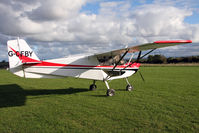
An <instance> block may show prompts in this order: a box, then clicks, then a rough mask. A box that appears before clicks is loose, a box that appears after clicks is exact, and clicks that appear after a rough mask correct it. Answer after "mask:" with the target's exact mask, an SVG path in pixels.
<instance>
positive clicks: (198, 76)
mask: <svg viewBox="0 0 199 133" xmlns="http://www.w3.org/2000/svg"><path fill="white" fill-rule="evenodd" d="M140 69H141V71H142V74H143V75H144V77H145V80H146V82H145V83H144V82H143V81H142V80H141V78H140V76H139V75H138V74H136V75H134V76H132V77H131V78H129V80H130V82H131V83H132V84H133V85H134V87H135V90H134V91H132V92H126V91H125V87H126V83H125V80H123V79H121V80H114V81H111V82H110V86H111V88H114V89H115V90H116V95H115V96H113V97H106V96H105V93H106V87H105V84H104V83H103V82H97V87H98V89H97V90H96V91H88V87H89V85H90V84H91V83H92V81H90V80H83V79H74V78H65V79H24V78H19V77H17V76H14V75H12V74H11V73H9V72H8V71H6V70H0V132H1V133H38V132H42V133H44V132H46V133H55V132H56V133H61V132H64V133H66V132H67V133H70V132H75V133H77V132H92V133H94V132H124V133H129V132H144V133H146V132H161V133H162V132H175V133H176V132H179V133H183V132H184V133H188V132H195V133H196V132H199V67H182V66H181V67H158V66H157V67H141V68H140Z"/></svg>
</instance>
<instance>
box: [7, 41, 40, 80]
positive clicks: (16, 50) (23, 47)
mask: <svg viewBox="0 0 199 133" xmlns="http://www.w3.org/2000/svg"><path fill="white" fill-rule="evenodd" d="M7 46H8V59H9V68H10V71H11V72H12V73H14V74H16V75H18V76H20V77H25V76H24V75H25V73H24V70H23V64H24V63H33V62H39V61H40V60H39V58H38V57H37V56H36V54H35V53H34V52H33V50H32V49H31V48H30V47H29V46H28V44H27V43H26V41H25V40H23V39H17V40H9V41H8V42H7Z"/></svg>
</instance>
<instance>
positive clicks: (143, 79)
mask: <svg viewBox="0 0 199 133" xmlns="http://www.w3.org/2000/svg"><path fill="white" fill-rule="evenodd" d="M138 72H139V74H140V76H141V78H142V81H143V82H145V80H144V77H143V76H142V73H141V72H140V71H138Z"/></svg>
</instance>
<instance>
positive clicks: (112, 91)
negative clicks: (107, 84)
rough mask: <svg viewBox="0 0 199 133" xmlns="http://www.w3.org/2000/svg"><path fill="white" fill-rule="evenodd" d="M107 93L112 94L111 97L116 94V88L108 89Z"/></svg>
mask: <svg viewBox="0 0 199 133" xmlns="http://www.w3.org/2000/svg"><path fill="white" fill-rule="evenodd" d="M106 95H107V96H110V97H111V96H114V95H115V90H114V89H108V90H107V93H106Z"/></svg>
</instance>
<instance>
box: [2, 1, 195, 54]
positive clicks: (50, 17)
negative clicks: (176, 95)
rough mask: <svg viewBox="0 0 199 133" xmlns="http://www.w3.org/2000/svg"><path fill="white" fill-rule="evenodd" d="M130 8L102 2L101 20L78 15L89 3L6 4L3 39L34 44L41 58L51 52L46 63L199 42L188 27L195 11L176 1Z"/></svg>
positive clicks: (125, 3) (123, 3) (191, 26)
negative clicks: (21, 39)
mask: <svg viewBox="0 0 199 133" xmlns="http://www.w3.org/2000/svg"><path fill="white" fill-rule="evenodd" d="M89 2H91V1H89ZM130 2H131V1H113V2H101V3H100V8H99V13H98V14H86V13H84V12H80V9H81V8H82V6H83V5H85V4H86V0H74V1H71V0H57V1H54V0H45V1H39V0H33V1H26V0H19V1H15V0H3V1H2V2H0V18H1V19H0V23H1V25H0V34H2V35H3V36H21V37H24V38H26V39H27V40H29V41H30V40H31V41H30V42H31V44H32V45H34V46H36V47H37V49H38V51H40V52H41V51H48V50H49V51H50V52H49V53H50V55H49V53H48V55H47V54H45V52H44V53H43V54H42V55H41V56H42V58H45V55H46V57H48V56H52V57H58V56H63V55H64V54H65V55H67V54H73V53H78V52H79V53H81V52H91V51H92V52H99V51H104V50H112V49H117V48H122V47H125V46H126V45H135V44H141V43H146V42H151V41H155V40H162V39H167V40H168V39H192V40H193V41H194V42H199V24H188V23H185V22H184V19H185V18H186V17H188V16H191V15H192V14H193V10H195V9H192V7H186V8H182V7H178V6H175V5H176V2H172V1H168V2H167V4H166V5H163V4H160V3H161V2H160V1H158V0H156V1H154V4H144V5H141V6H137V7H133V8H132V5H131V3H130ZM143 3H145V2H143ZM4 40H5V39H4ZM38 42H39V43H38ZM40 42H46V44H43V43H40ZM39 44H40V45H39ZM47 46H48V47H47ZM44 48H45V49H44ZM55 51H56V52H55ZM54 53H57V54H54ZM55 55H56V56H55ZM0 58H5V57H3V56H2V55H0Z"/></svg>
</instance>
